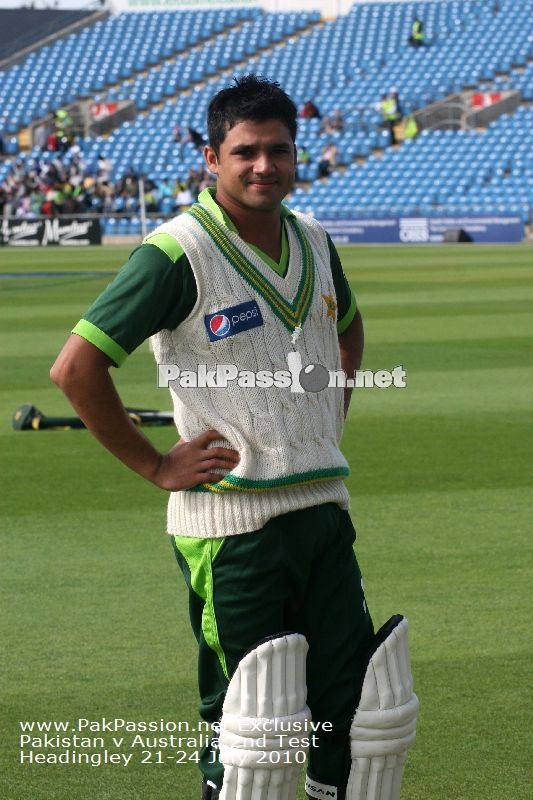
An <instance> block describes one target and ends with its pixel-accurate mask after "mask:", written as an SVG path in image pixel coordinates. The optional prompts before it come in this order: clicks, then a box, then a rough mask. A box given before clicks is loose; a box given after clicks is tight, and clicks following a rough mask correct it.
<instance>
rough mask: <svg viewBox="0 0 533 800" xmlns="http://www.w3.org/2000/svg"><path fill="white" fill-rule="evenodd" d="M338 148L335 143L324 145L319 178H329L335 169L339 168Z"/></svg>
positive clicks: (319, 163)
mask: <svg viewBox="0 0 533 800" xmlns="http://www.w3.org/2000/svg"><path fill="white" fill-rule="evenodd" d="M338 154H339V151H338V148H337V145H336V144H335V143H334V142H328V143H327V144H326V145H324V148H323V150H322V154H321V156H320V161H319V162H318V177H319V178H327V177H328V175H329V174H330V172H331V170H332V168H333V167H335V166H337V158H338Z"/></svg>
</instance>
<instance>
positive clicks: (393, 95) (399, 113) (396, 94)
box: [390, 87, 403, 122]
mask: <svg viewBox="0 0 533 800" xmlns="http://www.w3.org/2000/svg"><path fill="white" fill-rule="evenodd" d="M390 97H391V98H392V99H393V100H394V102H395V104H396V122H401V121H402V119H403V109H402V104H401V103H400V95H399V92H398V89H396V87H394V88H393V89H391V90H390Z"/></svg>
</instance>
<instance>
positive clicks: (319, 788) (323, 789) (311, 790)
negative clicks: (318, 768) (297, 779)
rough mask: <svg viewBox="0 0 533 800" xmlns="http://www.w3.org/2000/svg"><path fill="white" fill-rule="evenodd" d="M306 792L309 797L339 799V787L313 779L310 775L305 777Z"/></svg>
mask: <svg viewBox="0 0 533 800" xmlns="http://www.w3.org/2000/svg"><path fill="white" fill-rule="evenodd" d="M305 792H306V794H307V795H308V797H316V798H317V799H319V798H329V800H337V787H336V786H328V785H327V784H325V783H318V781H314V780H312V779H311V778H310V777H309V775H307V776H306V779H305Z"/></svg>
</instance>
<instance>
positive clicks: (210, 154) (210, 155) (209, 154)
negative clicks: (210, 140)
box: [204, 144, 218, 175]
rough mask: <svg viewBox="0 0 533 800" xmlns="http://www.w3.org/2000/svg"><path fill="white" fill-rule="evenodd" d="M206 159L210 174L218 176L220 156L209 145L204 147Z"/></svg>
mask: <svg viewBox="0 0 533 800" xmlns="http://www.w3.org/2000/svg"><path fill="white" fill-rule="evenodd" d="M204 158H205V163H206V164H207V169H208V170H209V172H211V173H213V175H218V156H217V154H216V152H215V151H214V149H213V148H212V147H211V146H210V145H208V144H206V146H205V147H204Z"/></svg>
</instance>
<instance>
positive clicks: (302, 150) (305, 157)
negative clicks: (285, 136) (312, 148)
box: [296, 144, 311, 181]
mask: <svg viewBox="0 0 533 800" xmlns="http://www.w3.org/2000/svg"><path fill="white" fill-rule="evenodd" d="M310 163H311V154H310V152H309V150H308V149H307V147H306V146H305V145H304V144H302V145H300V147H298V149H297V151H296V180H297V181H299V180H303V178H302V177H301V176H302V174H306V173H305V172H304V173H302V167H303V169H304V170H306V169H307V166H308V164H310Z"/></svg>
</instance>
